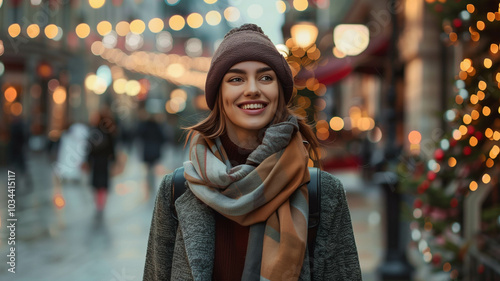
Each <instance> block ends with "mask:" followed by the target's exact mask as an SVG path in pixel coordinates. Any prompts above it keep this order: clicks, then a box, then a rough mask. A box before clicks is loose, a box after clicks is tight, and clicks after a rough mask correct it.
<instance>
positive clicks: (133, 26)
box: [130, 20, 146, 34]
mask: <svg viewBox="0 0 500 281" xmlns="http://www.w3.org/2000/svg"><path fill="white" fill-rule="evenodd" d="M144 30H146V24H145V23H144V22H143V21H142V20H133V21H132V22H131V23H130V32H132V33H135V34H142V33H143V32H144Z"/></svg>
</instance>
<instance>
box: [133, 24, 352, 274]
mask: <svg viewBox="0 0 500 281" xmlns="http://www.w3.org/2000/svg"><path fill="white" fill-rule="evenodd" d="M292 92H293V76H292V73H291V70H290V68H289V66H288V64H287V62H286V60H285V58H284V57H283V56H282V55H281V54H280V53H279V52H278V51H277V49H276V48H275V46H274V44H273V43H272V42H271V40H270V39H269V38H268V37H267V36H266V35H265V34H264V33H263V32H262V30H261V28H260V27H258V26H257V25H254V24H245V25H242V26H241V27H238V28H234V29H232V30H231V31H229V32H228V33H227V34H226V35H225V37H224V39H223V41H222V43H221V44H220V46H219V47H218V49H217V50H216V52H215V54H214V57H213V59H212V63H211V66H210V69H209V71H208V74H207V80H206V85H205V96H206V101H207V104H208V106H209V108H210V109H211V112H210V114H209V115H208V117H207V118H206V119H204V120H202V121H201V122H200V123H198V124H196V125H194V126H191V127H189V128H187V130H188V132H189V133H188V139H189V140H190V146H189V161H186V162H184V176H185V179H186V190H185V192H184V193H183V194H182V195H181V196H180V197H178V199H177V200H176V201H175V203H172V196H173V194H172V193H173V192H172V185H173V175H172V174H169V175H166V176H165V177H164V179H163V182H162V183H161V185H160V189H159V191H158V194H157V199H156V203H155V208H154V211H153V217H152V222H151V229H150V235H149V241H148V247H147V254H146V263H145V268H144V276H143V279H144V280H217V281H220V280H222V281H224V280H271V281H274V280H328V281H331V280H342V281H345V280H361V272H360V266H359V260H358V254H357V249H356V244H355V240H354V236H353V230H352V224H351V219H350V214H349V209H348V205H347V201H346V198H345V193H344V189H343V187H342V184H341V183H340V181H339V180H338V179H336V178H335V177H334V176H332V175H330V174H328V173H327V172H323V171H321V174H320V182H321V187H320V188H319V189H318V190H320V192H321V202H318V204H320V213H319V214H320V215H319V218H320V219H319V225H318V228H317V233H316V238H315V241H314V245H315V246H314V251H313V253H312V255H311V254H310V253H308V251H309V250H312V249H311V248H309V247H308V243H307V237H308V235H309V234H310V233H308V216H309V214H308V211H309V210H308V207H309V206H308V205H309V203H310V201H309V198H308V188H307V186H306V184H307V183H308V182H309V180H310V177H311V176H310V174H309V170H308V162H309V160H310V158H311V159H314V160H317V159H318V152H317V150H318V146H319V143H318V141H317V139H316V138H315V136H314V133H313V131H312V130H311V128H310V127H309V126H308V125H307V124H306V123H305V121H304V120H303V119H302V118H300V117H298V116H296V115H295V114H294V113H293V112H292V111H291V109H290V108H289V107H288V106H287V105H288V102H289V101H290V99H291V97H292ZM172 204H175V205H174V206H175V208H174V210H173V211H172V209H171V207H172ZM176 218H177V219H176ZM310 256H311V257H312V261H310V260H309V257H310ZM311 265H312V266H311Z"/></svg>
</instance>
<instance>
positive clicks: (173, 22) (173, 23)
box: [168, 15, 186, 31]
mask: <svg viewBox="0 0 500 281" xmlns="http://www.w3.org/2000/svg"><path fill="white" fill-rule="evenodd" d="M168 25H169V26H170V28H172V29H173V30H176V31H179V30H181V29H183V28H184V26H185V25H186V21H185V20H184V18H183V17H181V16H179V15H174V16H172V17H171V18H170V19H169V20H168Z"/></svg>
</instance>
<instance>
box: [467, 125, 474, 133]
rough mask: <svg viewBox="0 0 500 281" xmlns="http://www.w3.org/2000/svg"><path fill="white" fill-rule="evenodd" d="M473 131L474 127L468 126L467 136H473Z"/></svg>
mask: <svg viewBox="0 0 500 281" xmlns="http://www.w3.org/2000/svg"><path fill="white" fill-rule="evenodd" d="M475 131H476V129H474V126H472V125H469V126H468V127H467V134H469V135H472V134H474V132H475Z"/></svg>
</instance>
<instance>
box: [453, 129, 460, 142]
mask: <svg viewBox="0 0 500 281" xmlns="http://www.w3.org/2000/svg"><path fill="white" fill-rule="evenodd" d="M452 135H453V139H455V140H459V139H461V138H462V133H461V132H460V131H459V130H453V133H452Z"/></svg>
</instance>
